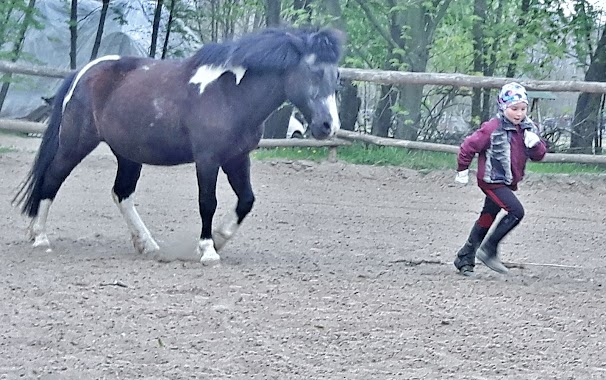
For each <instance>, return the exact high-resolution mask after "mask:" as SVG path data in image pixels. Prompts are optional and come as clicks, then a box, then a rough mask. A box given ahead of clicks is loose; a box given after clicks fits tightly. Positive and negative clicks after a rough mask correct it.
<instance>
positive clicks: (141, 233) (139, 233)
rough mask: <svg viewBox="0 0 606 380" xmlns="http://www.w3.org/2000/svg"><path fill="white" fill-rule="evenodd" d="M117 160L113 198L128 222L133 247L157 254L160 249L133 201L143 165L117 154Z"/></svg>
mask: <svg viewBox="0 0 606 380" xmlns="http://www.w3.org/2000/svg"><path fill="white" fill-rule="evenodd" d="M114 154H115V153H114ZM116 158H117V159H118V171H117V173H116V180H115V182H114V187H113V189H112V198H113V199H114V202H115V203H116V205H117V206H118V208H119V209H120V212H121V213H122V216H123V217H124V220H125V221H126V224H127V226H128V229H129V230H130V234H131V240H132V242H133V246H134V247H135V249H136V250H137V252H139V253H144V254H148V253H153V252H156V251H158V250H159V249H160V247H159V246H158V244H157V243H156V241H155V240H154V238H153V237H152V236H151V233H150V232H149V230H148V229H147V227H146V226H145V224H144V223H143V220H141V217H140V216H139V213H138V212H137V209H136V208H135V202H134V200H133V198H134V197H133V195H134V193H135V188H136V186H137V181H138V180H139V176H140V175H141V164H139V163H136V162H133V161H130V160H127V159H125V158H124V157H121V156H119V155H117V154H116Z"/></svg>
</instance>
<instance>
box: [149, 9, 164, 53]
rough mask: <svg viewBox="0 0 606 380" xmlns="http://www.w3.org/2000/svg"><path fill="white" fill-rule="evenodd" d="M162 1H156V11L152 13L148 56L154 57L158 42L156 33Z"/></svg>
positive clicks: (160, 15)
mask: <svg viewBox="0 0 606 380" xmlns="http://www.w3.org/2000/svg"><path fill="white" fill-rule="evenodd" d="M163 2H164V0H157V2H156V11H155V12H154V23H153V25H152V36H151V45H150V47H149V56H150V57H151V58H155V57H156V45H157V42H158V31H159V30H160V19H161V18H162V3H163Z"/></svg>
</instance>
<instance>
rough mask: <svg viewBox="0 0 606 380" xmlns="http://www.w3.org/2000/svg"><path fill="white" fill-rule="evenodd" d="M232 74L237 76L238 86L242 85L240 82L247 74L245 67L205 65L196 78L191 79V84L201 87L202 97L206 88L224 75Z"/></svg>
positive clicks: (197, 72)
mask: <svg viewBox="0 0 606 380" xmlns="http://www.w3.org/2000/svg"><path fill="white" fill-rule="evenodd" d="M226 72H232V73H233V74H234V75H235V76H236V84H240V81H241V80H242V78H243V77H244V74H246V69H245V68H244V67H240V66H236V67H225V66H212V65H204V66H200V67H199V68H198V70H196V73H195V74H194V76H192V77H191V79H190V80H189V83H192V84H197V85H198V86H199V91H200V95H202V93H203V92H204V90H205V89H206V87H207V86H208V85H209V84H211V83H212V82H214V81H215V80H217V79H218V78H219V77H220V76H221V75H223V73H226Z"/></svg>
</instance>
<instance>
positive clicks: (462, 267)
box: [454, 222, 488, 276]
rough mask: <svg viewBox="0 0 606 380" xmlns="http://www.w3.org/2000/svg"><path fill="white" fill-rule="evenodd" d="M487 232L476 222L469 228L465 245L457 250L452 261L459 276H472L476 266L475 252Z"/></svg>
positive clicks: (486, 229)
mask: <svg viewBox="0 0 606 380" xmlns="http://www.w3.org/2000/svg"><path fill="white" fill-rule="evenodd" d="M487 232H488V228H484V227H480V226H479V225H478V223H477V222H476V223H475V224H474V225H473V227H472V228H471V232H470V233H469V237H468V238H467V241H466V242H465V245H464V246H463V247H462V248H461V249H459V252H457V258H456V259H455V261H454V266H455V267H456V268H457V269H458V270H459V273H460V274H462V275H464V276H472V275H473V268H474V266H475V265H476V251H477V250H478V247H479V246H480V244H481V243H482V240H484V236H486V233H487Z"/></svg>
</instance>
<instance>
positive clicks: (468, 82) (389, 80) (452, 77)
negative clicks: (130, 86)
mask: <svg viewBox="0 0 606 380" xmlns="http://www.w3.org/2000/svg"><path fill="white" fill-rule="evenodd" d="M339 71H340V73H341V77H342V78H345V79H350V80H354V81H364V82H372V83H379V84H419V85H434V86H455V87H484V88H500V87H502V86H503V85H504V84H506V83H508V82H511V80H512V79H511V78H500V77H482V76H476V75H467V74H456V73H414V72H407V71H386V70H371V69H352V68H340V69H339ZM0 72H5V73H12V74H24V75H33V76H42V77H50V78H63V77H65V76H66V75H67V74H69V73H70V70H62V69H54V68H49V67H46V66H39V65H25V64H21V63H19V64H17V63H13V62H7V61H0ZM517 80H518V81H519V82H520V83H521V84H522V85H524V86H525V87H526V89H527V90H535V91H556V92H589V93H606V83H603V82H585V81H543V80H532V79H517Z"/></svg>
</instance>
